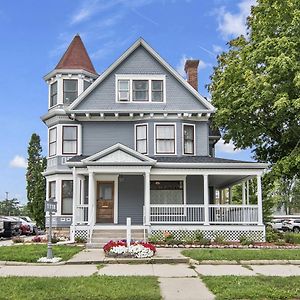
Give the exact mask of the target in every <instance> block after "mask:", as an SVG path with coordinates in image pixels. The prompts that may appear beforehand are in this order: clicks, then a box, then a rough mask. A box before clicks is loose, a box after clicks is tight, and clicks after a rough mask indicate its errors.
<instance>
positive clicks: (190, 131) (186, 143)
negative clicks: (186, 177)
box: [183, 124, 195, 155]
mask: <svg viewBox="0 0 300 300" xmlns="http://www.w3.org/2000/svg"><path fill="white" fill-rule="evenodd" d="M183 154H190V155H194V154H195V126H194V125H193V124H183Z"/></svg>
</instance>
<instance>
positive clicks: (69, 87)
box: [64, 79, 78, 105]
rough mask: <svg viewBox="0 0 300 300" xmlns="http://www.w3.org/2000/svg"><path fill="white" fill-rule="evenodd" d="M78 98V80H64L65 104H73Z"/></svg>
mask: <svg viewBox="0 0 300 300" xmlns="http://www.w3.org/2000/svg"><path fill="white" fill-rule="evenodd" d="M77 97H78V82H77V80H76V79H64V104H67V105H69V104H71V103H72V102H73V101H74V100H75V99H76V98H77Z"/></svg>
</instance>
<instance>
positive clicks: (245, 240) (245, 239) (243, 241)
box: [240, 235, 254, 246]
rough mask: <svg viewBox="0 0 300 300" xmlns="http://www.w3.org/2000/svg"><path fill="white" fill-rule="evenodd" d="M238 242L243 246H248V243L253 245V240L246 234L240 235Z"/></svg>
mask: <svg viewBox="0 0 300 300" xmlns="http://www.w3.org/2000/svg"><path fill="white" fill-rule="evenodd" d="M240 243H241V245H243V246H249V245H253V244H254V241H252V240H250V239H249V238H248V237H247V236H244V235H242V236H241V237H240Z"/></svg>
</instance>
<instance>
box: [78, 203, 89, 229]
mask: <svg viewBox="0 0 300 300" xmlns="http://www.w3.org/2000/svg"><path fill="white" fill-rule="evenodd" d="M88 215H89V206H88V205H87V204H85V205H77V207H76V223H77V224H87V223H88Z"/></svg>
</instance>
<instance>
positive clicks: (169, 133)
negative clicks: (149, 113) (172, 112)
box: [155, 124, 176, 154]
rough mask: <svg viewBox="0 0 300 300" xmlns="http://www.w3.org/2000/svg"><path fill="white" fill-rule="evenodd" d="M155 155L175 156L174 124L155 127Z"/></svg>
mask: <svg viewBox="0 0 300 300" xmlns="http://www.w3.org/2000/svg"><path fill="white" fill-rule="evenodd" d="M155 137H156V141H155V152H156V154H175V142H176V141H175V124H160V125H157V124H156V125H155Z"/></svg>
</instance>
